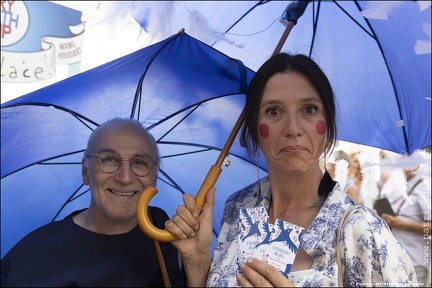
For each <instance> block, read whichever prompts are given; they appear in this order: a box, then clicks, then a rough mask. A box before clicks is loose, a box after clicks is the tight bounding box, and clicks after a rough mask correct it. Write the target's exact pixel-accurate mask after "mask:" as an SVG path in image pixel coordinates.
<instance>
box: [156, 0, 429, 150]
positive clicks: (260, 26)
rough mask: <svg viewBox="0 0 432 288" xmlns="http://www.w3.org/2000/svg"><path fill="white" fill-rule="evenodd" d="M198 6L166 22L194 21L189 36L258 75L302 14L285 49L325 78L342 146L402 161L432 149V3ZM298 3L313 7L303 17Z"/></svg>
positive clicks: (177, 10) (185, 6) (179, 9)
mask: <svg viewBox="0 0 432 288" xmlns="http://www.w3.org/2000/svg"><path fill="white" fill-rule="evenodd" d="M194 2H195V1H190V2H182V3H181V6H180V5H178V4H174V5H173V9H172V16H171V17H167V18H166V19H163V21H168V22H170V26H172V27H178V26H179V25H186V24H187V23H188V22H186V19H188V17H189V18H192V19H194V20H195V21H196V22H197V23H198V24H195V25H194V26H190V30H191V33H190V34H191V35H192V36H194V37H195V38H198V39H203V41H206V43H207V44H209V45H212V47H214V48H216V49H218V50H219V51H222V52H224V53H225V54H227V55H229V56H231V57H234V58H236V59H240V60H241V61H242V62H243V63H244V64H245V65H246V66H247V67H249V68H251V69H253V70H254V71H256V69H258V67H259V66H260V65H261V64H262V63H263V62H264V61H265V60H266V59H267V58H268V57H269V56H270V55H271V53H272V52H273V50H274V49H275V47H276V45H277V44H278V41H279V38H280V36H279V35H282V34H283V32H284V29H285V27H284V25H281V23H279V22H280V19H281V17H283V16H285V13H284V12H285V11H286V10H288V9H290V10H291V11H290V13H291V14H295V13H297V14H300V15H301V17H300V18H299V19H298V21H297V24H296V25H295V26H294V27H293V29H292V31H291V32H290V34H289V36H288V39H287V41H286V42H285V44H284V45H283V46H282V49H281V50H282V51H289V52H296V53H303V54H306V55H310V56H311V57H313V58H314V59H315V60H316V61H317V62H318V64H319V65H320V66H321V67H322V68H323V70H324V72H326V74H327V75H328V77H329V79H330V82H331V83H332V85H333V88H334V90H335V96H336V98H337V102H338V106H339V107H338V108H339V112H340V114H339V127H338V128H339V129H338V135H339V137H338V139H340V140H345V141H348V142H353V143H358V144H363V145H368V146H373V147H377V148H382V149H385V150H389V151H393V152H396V153H399V154H411V153H412V152H413V151H415V150H417V149H422V148H425V147H428V146H430V145H431V124H430V123H431V81H430V79H431V34H430V33H431V26H430V25H431V7H430V2H428V1H229V3H227V2H222V3H223V4H221V3H219V1H201V2H199V1H198V3H194ZM245 2H246V3H245ZM301 2H303V3H305V2H310V3H309V4H308V5H307V7H306V9H305V10H304V13H303V14H301V13H302V12H303V11H302V12H299V9H298V7H299V6H301V5H298V3H301ZM176 3H177V2H176ZM290 5H292V6H291V7H290ZM365 17H366V18H365ZM205 24H207V25H208V26H209V29H207V30H206V29H205V27H206V25H205ZM182 27H189V26H182ZM192 32H193V33H192ZM216 32H218V33H216Z"/></svg>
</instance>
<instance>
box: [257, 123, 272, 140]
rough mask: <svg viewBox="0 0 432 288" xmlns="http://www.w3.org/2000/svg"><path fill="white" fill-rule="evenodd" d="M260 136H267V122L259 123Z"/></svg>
mask: <svg viewBox="0 0 432 288" xmlns="http://www.w3.org/2000/svg"><path fill="white" fill-rule="evenodd" d="M259 132H260V135H261V137H263V138H267V137H268V136H269V134H270V128H269V126H268V125H267V124H261V125H260V127H259Z"/></svg>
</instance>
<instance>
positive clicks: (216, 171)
mask: <svg viewBox="0 0 432 288" xmlns="http://www.w3.org/2000/svg"><path fill="white" fill-rule="evenodd" d="M221 172H222V169H221V168H220V167H218V166H216V165H213V166H212V167H211V168H210V170H209V172H208V174H207V177H206V178H205V180H204V182H203V184H202V185H201V188H200V189H199V190H198V193H197V195H196V196H195V204H196V206H197V208H198V211H199V212H201V210H202V208H203V206H204V202H205V196H206V194H207V192H208V190H209V189H210V188H212V187H214V185H215V183H216V180H217V179H218V177H219V175H220V173H221ZM157 192H158V190H157V189H156V188H155V187H153V186H150V187H147V188H146V189H144V191H143V193H142V194H141V196H140V199H139V200H138V204H137V208H136V217H137V221H138V225H139V226H140V228H141V230H143V231H144V233H145V234H147V236H149V237H150V238H152V239H154V240H158V241H161V242H171V241H174V240H177V237H175V236H174V235H173V234H171V233H170V232H169V231H167V230H163V229H159V228H157V227H155V226H154V225H153V223H152V222H151V221H150V219H149V216H148V213H147V210H148V204H149V202H150V199H151V198H153V196H155V195H156V194H157Z"/></svg>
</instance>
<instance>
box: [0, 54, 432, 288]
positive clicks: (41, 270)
mask: <svg viewBox="0 0 432 288" xmlns="http://www.w3.org/2000/svg"><path fill="white" fill-rule="evenodd" d="M244 112H245V113H244V115H245V117H244V119H243V123H242V130H241V134H240V141H241V145H242V146H243V147H244V148H245V149H246V151H247V152H248V155H249V156H250V157H251V159H255V160H257V159H259V157H260V155H263V156H265V159H266V161H267V167H268V175H267V176H266V177H263V178H261V179H256V181H252V183H251V184H250V185H248V186H246V187H244V188H243V189H240V190H239V191H233V194H232V195H231V196H229V197H228V199H226V202H225V206H224V210H223V215H222V220H221V226H220V233H219V237H218V240H217V243H216V246H215V248H214V250H213V251H211V242H212V235H213V221H214V219H213V209H214V203H215V199H214V195H215V193H216V191H215V189H214V188H211V189H210V190H209V192H208V193H207V195H206V199H205V204H204V208H203V209H202V211H198V210H197V207H196V204H195V199H194V197H193V195H192V194H186V195H184V197H183V199H184V203H183V205H180V206H179V207H178V208H177V210H176V214H175V215H172V217H169V216H168V215H167V214H166V213H165V211H164V210H162V209H161V208H158V207H150V213H151V214H152V218H153V221H154V223H155V225H156V226H157V227H159V228H165V229H167V230H168V231H169V232H170V233H172V234H173V235H174V236H176V237H177V238H178V239H177V240H175V241H173V242H171V243H162V242H161V243H160V246H161V251H162V257H163V259H164V261H163V262H164V263H162V264H160V260H159V259H158V256H157V249H156V248H155V246H154V241H152V239H150V238H149V237H148V236H147V235H145V234H144V233H143V232H142V231H141V230H140V228H139V226H138V225H137V220H136V211H135V210H136V205H137V202H138V200H139V197H140V195H141V193H142V191H143V190H144V189H145V188H146V187H149V186H156V184H157V178H158V169H159V165H160V161H161V160H160V156H159V151H158V147H157V144H156V142H155V140H154V138H153V136H152V135H151V134H150V133H149V131H147V130H146V129H145V127H143V126H142V124H141V123H140V122H139V121H137V120H132V119H119V118H116V119H112V120H109V121H107V122H106V123H103V124H101V125H100V126H99V127H98V128H97V129H95V130H94V131H93V133H92V134H91V136H90V138H89V140H88V145H87V149H86V151H85V153H84V155H83V159H82V177H83V183H84V184H85V185H88V186H89V188H90V191H91V201H90V203H89V207H88V208H87V209H83V210H79V211H75V212H73V213H72V214H71V215H69V216H67V217H66V218H65V219H64V220H62V221H58V222H53V223H49V224H47V225H45V226H43V227H41V228H39V229H37V230H35V231H33V232H31V233H30V234H28V235H27V236H25V237H24V238H23V239H22V240H21V241H19V242H18V243H17V244H16V245H15V246H14V247H13V248H12V249H11V250H10V251H9V252H8V253H7V254H6V255H5V256H4V257H3V258H2V260H1V286H4V287H16V286H26V287H34V286H47V287H48V286H49V287H54V286H56V287H60V286H85V287H92V286H104V287H109V286H128V287H131V286H151V287H162V286H164V285H165V286H166V283H165V282H164V281H163V273H162V271H161V270H163V269H162V268H161V267H163V266H164V267H166V269H167V272H168V276H169V280H170V284H171V285H172V286H183V287H205V286H217V287H220V286H222V287H234V286H241V287H250V286H255V287H258V286H259V287H266V286H272V287H275V286H283V287H290V286H293V287H294V286H304V287H323V286H324V287H334V286H350V287H351V286H397V287H405V286H417V285H419V286H425V285H428V284H429V285H430V244H429V250H427V249H426V248H425V247H426V246H425V245H426V243H429V241H430V223H431V222H430V221H431V219H430V211H431V206H430V182H427V181H425V180H424V178H423V177H422V175H420V174H419V173H418V170H419V167H420V165H416V166H415V167H411V166H412V165H411V166H410V167H404V170H405V173H406V174H404V175H405V177H406V178H405V179H406V185H405V186H404V187H401V186H400V185H399V191H398V192H396V191H394V190H392V189H391V188H390V187H391V186H390V183H392V182H391V181H392V177H391V175H390V176H389V175H382V177H378V178H380V179H378V178H377V182H376V184H377V185H376V186H377V189H378V190H379V193H378V194H377V195H378V197H377V199H374V200H378V198H387V199H388V201H389V203H390V204H391V206H392V208H393V210H394V212H395V213H394V216H392V215H390V214H386V213H384V214H380V215H381V216H379V215H378V211H377V210H376V209H375V210H374V209H372V208H371V207H368V206H367V205H363V204H364V202H365V200H366V199H365V198H367V197H366V196H365V195H364V194H362V190H364V189H365V187H366V185H365V184H366V183H365V182H364V178H363V177H362V174H363V173H364V167H365V166H362V165H361V164H362V163H361V159H360V158H361V157H360V156H361V153H357V152H356V153H353V154H350V155H348V154H347V153H344V152H343V151H342V152H341V151H333V150H334V146H335V143H336V139H337V120H336V119H337V113H338V111H337V109H336V105H335V96H334V94H333V89H332V86H331V84H330V82H329V80H328V78H327V76H326V75H325V74H324V72H323V71H322V70H321V68H320V67H319V65H317V63H316V62H315V61H313V60H312V59H311V58H310V57H307V56H305V55H301V54H288V53H279V54H276V55H274V56H272V57H270V58H269V59H268V60H267V61H266V62H265V63H264V64H263V65H262V66H261V67H260V68H259V69H258V71H257V72H256V74H255V76H254V77H253V79H252V81H251V83H250V85H249V87H248V90H247V97H246V103H245V107H244ZM336 152H339V153H338V155H336ZM323 155H324V157H323ZM383 155H384V156H385V153H383ZM384 156H383V157H382V160H383V161H382V163H384V164H385V161H384V160H385V159H386V158H385V157H384ZM332 157H333V158H332ZM428 157H429V160H428V161H429V163H430V154H429V156H428ZM331 158H332V160H331V161H329V162H328V163H326V164H325V165H322V163H321V162H322V159H331ZM426 162H427V161H426ZM382 163H381V164H382ZM338 164H339V168H340V169H338ZM341 164H343V165H341ZM408 168H409V169H408ZM429 169H430V168H429ZM345 170H346V173H344V171H345ZM384 170H385V169H383V171H384ZM388 171H389V170H387V172H388ZM429 173H430V170H429ZM344 174H345V175H344ZM416 174H417V175H416ZM384 179H385V181H384ZM378 180H381V181H378ZM369 181H370V178H369ZM367 187H370V185H367ZM401 189H402V190H405V191H402V190H401ZM161 193H163V192H161ZM370 195H372V194H368V197H369V196H370ZM369 198H370V197H369ZM368 200H369V201H370V199H368ZM179 204H181V203H179ZM357 205H359V208H358V209H357V213H355V214H353V215H352V216H350V217H349V218H348V219H346V222H345V219H344V213H345V212H346V211H347V210H348V209H349V208H350V207H354V206H357ZM257 211H258V212H257ZM241 215H248V216H250V217H249V218H248V220H249V221H246V220H247V219H246V220H245V218H244V217H243V216H242V217H241ZM246 218H247V217H246ZM341 222H342V223H346V225H344V226H340V224H341ZM242 225H243V226H242ZM254 225H256V227H257V228H256V230H253V227H255V226H254ZM340 227H342V228H340ZM245 231H248V232H254V233H255V234H253V233H252V234H251V235H252V236H253V237H252V238H250V239H254V240H253V241H256V242H253V241H252V240H251V241H252V242H250V243H247V245H248V249H250V250H251V251H252V252H256V251H258V250H259V249H258V246H259V245H258V244H257V243H260V244H262V243H265V244H266V245H268V247H273V248H274V249H275V250H277V251H278V253H274V254H272V253H270V252H269V251H267V254H266V253H264V254H266V255H265V256H263V255H262V254H260V255H261V256H260V257H250V256H247V257H246V256H244V255H246V254H244V253H243V252H244V251H243V250H242V249H244V248H243V247H245V246H244V244H245V243H243V242H242V241H243V238H242V237H241V233H245ZM286 231H288V232H289V233H285V234H283V232H286ZM339 233H340V235H341V237H340V238H338V237H337V234H339ZM280 235H286V236H284V237H278V236H280ZM338 239H340V240H338ZM428 239H429V240H428ZM274 242H276V243H274ZM271 245H273V246H271ZM241 247H242V248H241ZM338 248H340V250H339V249H338ZM249 252H250V251H249ZM426 252H428V253H429V254H427V253H426ZM426 254H427V255H426ZM248 255H249V254H248ZM253 255H258V254H253ZM285 255H292V256H293V258H292V260H289V262H286V263H285V264H284V265H283V267H280V266H279V265H277V264H275V263H276V261H273V262H272V261H270V260H272V257H276V258H277V259H279V260H280V259H282V258H284V257H285ZM426 257H429V258H428V259H426ZM338 258H341V261H340V263H339V261H338V260H337V259H338ZM272 263H273V264H272Z"/></svg>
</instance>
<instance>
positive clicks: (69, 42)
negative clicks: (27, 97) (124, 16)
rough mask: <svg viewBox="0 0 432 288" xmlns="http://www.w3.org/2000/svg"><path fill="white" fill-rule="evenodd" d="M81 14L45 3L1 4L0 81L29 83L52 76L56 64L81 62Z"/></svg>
mask: <svg viewBox="0 0 432 288" xmlns="http://www.w3.org/2000/svg"><path fill="white" fill-rule="evenodd" d="M84 29H85V27H84V23H83V22H82V21H81V12H80V11H77V10H74V9H70V8H67V7H64V6H61V5H58V4H55V3H51V2H49V1H2V2H1V81H2V82H10V83H29V82H38V81H43V80H47V79H50V78H52V77H54V76H55V74H56V69H55V65H56V64H69V65H70V64H74V63H78V62H80V61H81V56H82V51H83V39H84V38H83V36H84Z"/></svg>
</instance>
